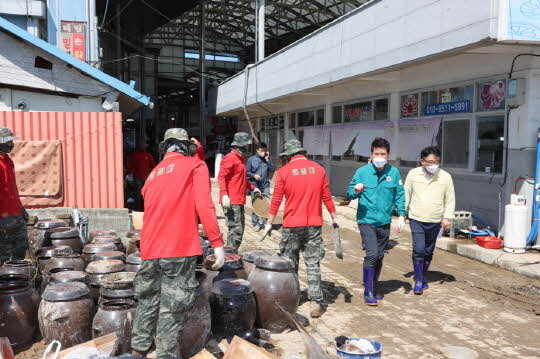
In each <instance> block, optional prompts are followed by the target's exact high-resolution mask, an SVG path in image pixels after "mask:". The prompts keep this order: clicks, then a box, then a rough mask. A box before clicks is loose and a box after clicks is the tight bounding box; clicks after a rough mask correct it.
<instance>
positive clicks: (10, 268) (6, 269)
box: [0, 260, 37, 280]
mask: <svg viewBox="0 0 540 359" xmlns="http://www.w3.org/2000/svg"><path fill="white" fill-rule="evenodd" d="M2 274H22V275H25V276H27V277H28V278H29V279H31V280H33V279H34V278H35V277H36V275H37V268H36V267H35V266H34V264H33V263H32V261H29V260H14V261H7V262H5V263H4V265H2V267H0V275H2Z"/></svg>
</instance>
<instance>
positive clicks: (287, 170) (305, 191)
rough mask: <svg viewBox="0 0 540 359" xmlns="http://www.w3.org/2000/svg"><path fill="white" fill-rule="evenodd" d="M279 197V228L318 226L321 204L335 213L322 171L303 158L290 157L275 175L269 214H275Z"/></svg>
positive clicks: (319, 224) (299, 156)
mask: <svg viewBox="0 0 540 359" xmlns="http://www.w3.org/2000/svg"><path fill="white" fill-rule="evenodd" d="M283 196H285V212H284V215H283V227H305V226H322V223H323V219H322V202H324V205H325V206H326V209H328V212H330V213H333V212H335V211H336V206H335V205H334V201H333V200H332V194H331V193H330V188H329V186H328V178H327V177H326V172H325V170H324V168H323V167H321V166H320V165H319V164H318V163H316V162H313V161H310V160H308V159H307V158H306V157H305V156H303V155H297V156H294V157H293V158H292V159H291V161H290V162H289V163H287V164H286V165H285V166H283V167H281V168H280V169H279V171H278V172H277V175H276V184H275V186H274V194H273V195H272V203H271V205H270V211H269V213H270V214H273V215H276V214H277V212H278V209H279V206H280V205H281V201H282V199H283Z"/></svg>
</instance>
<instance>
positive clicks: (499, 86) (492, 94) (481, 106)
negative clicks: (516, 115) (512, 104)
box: [477, 80, 506, 111]
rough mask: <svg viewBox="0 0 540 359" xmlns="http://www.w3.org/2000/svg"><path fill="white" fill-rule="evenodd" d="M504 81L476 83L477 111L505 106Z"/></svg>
mask: <svg viewBox="0 0 540 359" xmlns="http://www.w3.org/2000/svg"><path fill="white" fill-rule="evenodd" d="M505 96H506V81H504V80H499V81H493V82H485V83H481V84H478V101H477V104H478V106H477V110H478V111H494V110H502V109H504V108H505V105H506V101H505Z"/></svg>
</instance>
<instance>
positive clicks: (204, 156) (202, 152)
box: [195, 141, 206, 161]
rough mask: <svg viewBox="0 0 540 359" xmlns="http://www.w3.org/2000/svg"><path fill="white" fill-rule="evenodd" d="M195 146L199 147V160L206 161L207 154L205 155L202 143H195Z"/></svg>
mask: <svg viewBox="0 0 540 359" xmlns="http://www.w3.org/2000/svg"><path fill="white" fill-rule="evenodd" d="M195 144H196V145H197V157H199V159H200V160H201V161H204V160H205V159H206V154H205V153H204V148H203V147H202V145H201V143H200V142H199V141H197V142H195Z"/></svg>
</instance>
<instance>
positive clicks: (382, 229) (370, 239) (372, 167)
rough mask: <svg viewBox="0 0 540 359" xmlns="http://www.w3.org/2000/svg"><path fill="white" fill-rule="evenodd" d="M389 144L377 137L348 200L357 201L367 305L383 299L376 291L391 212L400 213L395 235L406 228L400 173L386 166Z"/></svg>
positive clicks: (356, 174)
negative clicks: (363, 249)
mask: <svg viewBox="0 0 540 359" xmlns="http://www.w3.org/2000/svg"><path fill="white" fill-rule="evenodd" d="M389 154H390V143H389V142H388V141H387V140H385V139H384V138H376V139H375V140H374V141H373V142H372V144H371V163H370V164H368V165H366V166H364V167H361V168H359V169H357V170H356V173H355V174H354V177H353V179H352V181H351V183H349V188H348V190H347V197H348V198H349V199H356V198H358V212H357V213H356V220H357V222H358V228H359V229H360V235H361V236H362V245H363V246H364V248H365V250H366V256H365V257H364V299H365V302H366V304H367V305H372V306H376V305H377V300H382V296H380V295H379V294H378V293H377V292H376V290H375V288H376V286H377V282H378V280H379V276H380V274H381V270H382V263H383V258H384V252H385V251H386V249H387V247H388V242H389V239H390V223H392V212H393V211H394V208H395V207H397V211H398V214H399V220H398V233H399V232H401V231H402V230H403V228H405V216H406V214H407V213H406V211H405V191H404V189H403V182H402V181H401V175H400V173H399V170H398V169H397V168H396V167H394V166H391V165H389V164H387V162H388V156H389Z"/></svg>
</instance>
